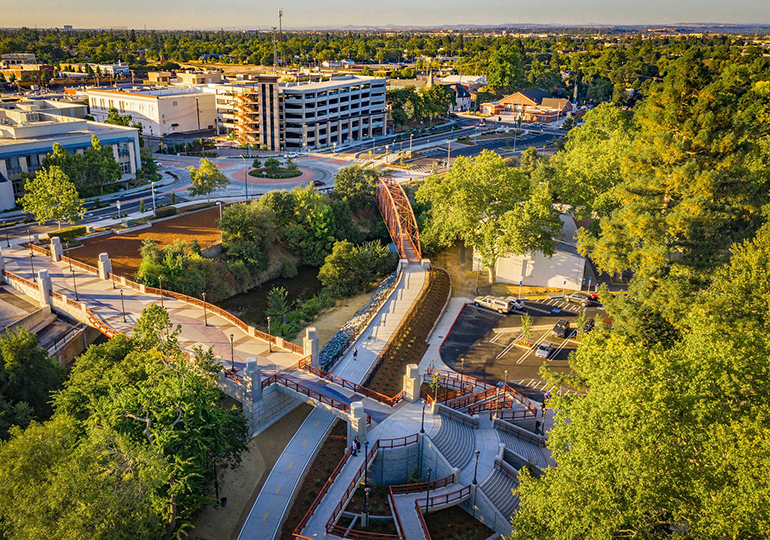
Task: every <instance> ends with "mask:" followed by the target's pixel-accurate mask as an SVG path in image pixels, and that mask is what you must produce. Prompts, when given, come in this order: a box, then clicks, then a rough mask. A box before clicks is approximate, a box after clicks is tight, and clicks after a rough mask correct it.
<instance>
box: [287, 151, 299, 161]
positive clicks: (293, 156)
mask: <svg viewBox="0 0 770 540" xmlns="http://www.w3.org/2000/svg"><path fill="white" fill-rule="evenodd" d="M286 157H287V158H289V159H297V158H298V157H299V154H298V153H297V152H291V153H289V154H286Z"/></svg>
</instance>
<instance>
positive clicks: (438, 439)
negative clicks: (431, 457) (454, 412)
mask: <svg viewBox="0 0 770 540" xmlns="http://www.w3.org/2000/svg"><path fill="white" fill-rule="evenodd" d="M431 438H432V439H433V443H434V444H435V445H436V448H438V449H439V450H440V451H441V453H442V454H443V455H444V457H445V458H446V460H447V461H448V462H449V463H450V464H451V465H452V467H457V468H458V469H460V470H462V469H464V468H465V467H466V466H467V465H468V463H469V462H470V461H471V458H473V450H474V443H475V438H474V435H473V428H471V427H470V426H466V425H465V424H461V423H460V422H456V421H455V420H452V419H450V418H447V417H446V416H443V415H442V416H441V428H440V429H439V431H438V433H437V434H436V436H435V437H431Z"/></svg>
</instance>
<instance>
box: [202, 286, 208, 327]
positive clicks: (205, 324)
mask: <svg viewBox="0 0 770 540" xmlns="http://www.w3.org/2000/svg"><path fill="white" fill-rule="evenodd" d="M208 325H209V319H208V315H207V313H206V293H203V326H208Z"/></svg>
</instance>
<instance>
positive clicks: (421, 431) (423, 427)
mask: <svg viewBox="0 0 770 540" xmlns="http://www.w3.org/2000/svg"><path fill="white" fill-rule="evenodd" d="M427 403H428V402H427V401H425V400H424V399H423V400H422V421H421V422H420V433H425V405H426V404H427Z"/></svg>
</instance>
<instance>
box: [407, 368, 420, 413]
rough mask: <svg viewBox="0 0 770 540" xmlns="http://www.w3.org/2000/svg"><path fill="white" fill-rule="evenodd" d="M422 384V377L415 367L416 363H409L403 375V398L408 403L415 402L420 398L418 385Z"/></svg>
mask: <svg viewBox="0 0 770 540" xmlns="http://www.w3.org/2000/svg"><path fill="white" fill-rule="evenodd" d="M421 385H422V377H421V376H420V372H419V370H418V369H417V364H409V365H408V366H406V375H404V383H403V390H404V399H405V400H406V401H408V402H409V403H415V402H416V401H419V400H420V386H421Z"/></svg>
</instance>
